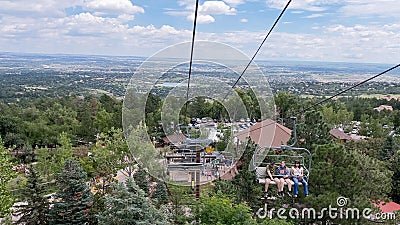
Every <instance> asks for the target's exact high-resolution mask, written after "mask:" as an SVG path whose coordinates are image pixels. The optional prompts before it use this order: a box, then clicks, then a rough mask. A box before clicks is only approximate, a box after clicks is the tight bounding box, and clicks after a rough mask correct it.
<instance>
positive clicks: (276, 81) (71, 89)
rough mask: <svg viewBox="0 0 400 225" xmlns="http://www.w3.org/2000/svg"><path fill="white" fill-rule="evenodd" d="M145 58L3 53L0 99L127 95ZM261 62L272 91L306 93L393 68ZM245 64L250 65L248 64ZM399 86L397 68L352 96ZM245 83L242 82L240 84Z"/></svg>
mask: <svg viewBox="0 0 400 225" xmlns="http://www.w3.org/2000/svg"><path fill="white" fill-rule="evenodd" d="M145 60H146V58H143V57H127V56H123V57H118V56H93V55H41V54H22V53H0V81H1V82H0V98H1V99H3V101H5V102H13V101H21V100H24V99H25V100H29V99H32V98H38V97H57V96H65V95H71V94H76V95H83V96H85V95H88V94H94V95H97V94H108V95H112V96H115V97H117V98H123V96H124V95H125V87H126V85H127V84H128V83H129V80H130V79H131V78H132V76H133V74H134V73H135V71H136V69H137V68H139V66H140V65H141V64H142V63H143V62H144V61H145ZM256 64H257V66H258V67H259V68H260V70H261V71H262V72H263V73H264V75H265V76H266V77H267V78H268V81H269V83H270V86H271V90H272V92H274V93H276V92H277V91H288V92H290V93H292V94H295V95H298V96H301V97H321V96H329V95H331V94H333V93H336V92H337V90H340V89H343V88H346V87H348V86H350V85H351V84H353V83H356V82H359V81H361V80H364V79H366V78H368V77H371V76H373V75H375V74H378V73H380V72H382V71H384V70H386V69H387V68H390V67H391V66H393V65H385V64H371V63H368V64H366V63H342V62H294V61H288V62H286V61H256ZM240 66H242V67H244V66H245V62H243V65H238V67H240ZM240 68H241V67H240ZM187 70H188V66H187V65H185V64H183V65H179V66H177V67H176V68H173V69H172V70H170V71H168V73H166V74H165V75H163V76H162V79H160V80H159V82H158V83H157V85H155V88H154V90H153V91H154V92H155V93H156V94H159V95H160V96H163V95H165V93H167V92H168V90H169V89H171V88H172V87H174V86H176V85H179V83H182V82H186V81H185V79H186V76H187ZM157 72H160V71H157V68H154V73H157ZM193 74H194V75H196V74H197V75H199V74H201V75H202V76H213V77H214V78H217V79H220V80H222V81H223V82H226V83H227V84H233V83H234V82H235V80H236V79H237V77H238V74H237V73H235V72H233V71H232V70H230V69H229V68H224V67H223V66H221V65H211V64H210V65H205V64H197V65H196V64H194V68H193ZM145 80H146V77H143V81H145ZM399 84H400V71H399V70H395V71H392V72H390V73H388V74H386V75H384V76H382V77H380V78H379V79H377V80H374V81H372V82H370V83H368V84H366V85H364V86H360V87H358V88H356V89H354V90H353V91H352V92H349V93H347V94H346V95H352V96H363V97H376V96H380V95H382V96H383V95H389V94H392V95H395V94H396V93H400V86H399ZM245 86H246V83H245V82H244V80H241V81H240V82H239V85H238V87H239V88H245Z"/></svg>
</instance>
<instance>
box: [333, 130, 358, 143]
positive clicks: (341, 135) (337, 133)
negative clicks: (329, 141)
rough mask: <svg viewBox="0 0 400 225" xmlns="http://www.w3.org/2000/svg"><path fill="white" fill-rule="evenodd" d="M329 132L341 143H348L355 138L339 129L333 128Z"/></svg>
mask: <svg viewBox="0 0 400 225" xmlns="http://www.w3.org/2000/svg"><path fill="white" fill-rule="evenodd" d="M329 133H330V134H331V135H332V136H333V138H335V139H336V140H338V141H339V142H340V143H346V142H348V141H351V140H353V139H352V138H351V136H350V135H348V134H346V133H345V132H344V131H342V130H339V129H332V130H330V131H329Z"/></svg>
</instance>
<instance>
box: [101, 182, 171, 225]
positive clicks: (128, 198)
mask: <svg viewBox="0 0 400 225" xmlns="http://www.w3.org/2000/svg"><path fill="white" fill-rule="evenodd" d="M105 199H106V200H105V203H106V205H107V209H106V210H105V211H104V212H102V213H100V214H99V215H98V218H99V224H104V225H105V224H107V225H125V224H126V225H128V224H129V225H135V224H143V225H144V224H159V225H164V224H169V222H168V219H167V218H168V217H169V215H168V214H165V213H163V211H162V210H159V209H156V208H155V207H154V206H153V205H152V204H151V202H150V200H149V199H148V198H146V197H145V193H144V192H143V190H141V189H140V188H139V186H138V185H137V184H135V182H134V181H133V179H132V178H128V179H127V180H126V183H125V184H123V183H119V184H115V185H114V191H113V193H112V195H108V196H106V197H105Z"/></svg>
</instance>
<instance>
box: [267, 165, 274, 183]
mask: <svg viewBox="0 0 400 225" xmlns="http://www.w3.org/2000/svg"><path fill="white" fill-rule="evenodd" d="M267 174H268V177H269V178H270V179H271V180H273V178H272V174H271V171H269V169H268V167H267Z"/></svg>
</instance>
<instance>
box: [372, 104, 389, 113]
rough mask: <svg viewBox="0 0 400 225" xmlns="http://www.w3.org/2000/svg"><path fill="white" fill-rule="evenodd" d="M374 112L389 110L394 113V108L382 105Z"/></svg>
mask: <svg viewBox="0 0 400 225" xmlns="http://www.w3.org/2000/svg"><path fill="white" fill-rule="evenodd" d="M374 110H376V111H378V112H380V111H382V110H389V111H393V107H392V106H390V105H380V106H379V107H376V108H374Z"/></svg>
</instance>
